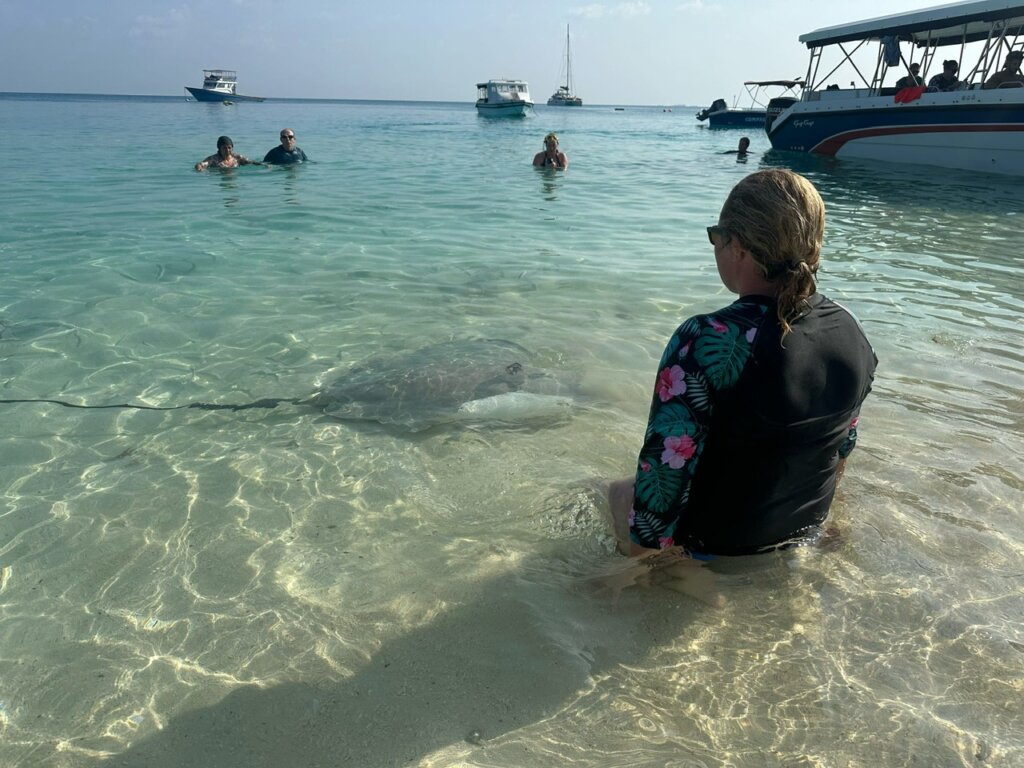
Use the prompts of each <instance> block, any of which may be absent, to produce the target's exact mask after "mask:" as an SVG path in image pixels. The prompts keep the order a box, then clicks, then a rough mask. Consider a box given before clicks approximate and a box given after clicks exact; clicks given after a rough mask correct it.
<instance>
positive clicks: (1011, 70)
mask: <svg viewBox="0 0 1024 768" xmlns="http://www.w3.org/2000/svg"><path fill="white" fill-rule="evenodd" d="M1022 61H1024V51H1010V52H1009V53H1008V54H1006V62H1005V63H1004V64H1003V68H1002V69H1001V70H999V71H998V72H996V73H995V74H994V75H992V77H990V78H989V79H988V80H986V81H985V85H984V86H983V87H984V88H985V89H986V90H990V89H992V88H999V87H1000V86H1002V85H1004V84H1006V83H1015V84H1019V85H1022V86H1024V75H1022V74H1021V73H1020V65H1021V62H1022ZM1015 87H1016V86H1015Z"/></svg>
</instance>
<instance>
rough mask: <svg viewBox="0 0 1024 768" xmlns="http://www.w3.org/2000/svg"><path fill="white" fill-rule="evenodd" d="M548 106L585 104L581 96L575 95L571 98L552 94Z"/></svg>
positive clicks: (578, 105) (579, 105)
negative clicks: (560, 97) (558, 97)
mask: <svg viewBox="0 0 1024 768" xmlns="http://www.w3.org/2000/svg"><path fill="white" fill-rule="evenodd" d="M548 106H549V107H582V106H583V99H581V98H579V97H578V96H577V97H573V98H569V99H556V98H555V97H554V96H552V97H551V98H550V99H548Z"/></svg>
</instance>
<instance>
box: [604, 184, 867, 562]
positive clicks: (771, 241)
mask: <svg viewBox="0 0 1024 768" xmlns="http://www.w3.org/2000/svg"><path fill="white" fill-rule="evenodd" d="M707 229H708V239H709V240H710V241H711V243H712V245H713V246H714V251H715V262H716V265H717V267H718V274H719V277H720V278H721V280H722V283H723V284H724V285H725V287H726V288H728V289H729V290H730V291H732V292H733V293H736V294H738V295H739V298H738V299H737V300H736V301H734V302H733V303H732V304H730V305H729V306H726V307H723V308H721V309H718V310H716V311H714V312H711V313H709V314H700V315H695V316H693V317H691V318H690V319H688V320H686V321H685V322H684V323H683V324H682V325H680V326H679V328H678V329H676V331H675V333H674V334H673V335H672V337H671V338H670V339H669V342H668V345H667V346H666V348H665V351H664V353H663V354H662V357H661V362H660V363H659V365H658V374H657V376H656V377H655V382H654V394H653V397H652V400H651V408H650V415H649V417H648V422H647V429H646V432H645V436H644V441H643V447H642V448H641V449H640V453H639V457H638V459H637V469H636V474H635V476H634V478H632V479H626V480H620V481H617V482H614V483H612V484H611V486H610V488H609V503H610V506H611V512H612V520H613V524H614V527H615V533H616V535H617V537H618V538H619V541H620V547H622V548H623V549H624V550H626V551H628V552H629V553H630V554H633V555H643V556H649V555H652V554H654V553H656V552H657V551H658V550H659V549H660V550H665V549H667V548H672V549H673V552H674V553H677V554H680V555H681V556H683V557H686V556H689V557H694V558H697V559H709V558H710V557H711V556H716V555H747V554H754V553H758V552H764V551H768V550H771V549H778V548H782V547H785V546H790V545H792V544H795V543H801V542H803V543H806V542H807V541H809V540H811V539H812V538H813V536H814V534H815V533H820V528H819V526H821V524H822V523H823V522H824V521H825V519H826V516H827V515H828V511H829V506H830V504H831V503H832V497H833V494H834V493H835V490H836V485H837V483H838V482H839V478H840V476H841V475H842V472H843V468H844V466H845V463H846V460H847V457H848V456H849V455H850V452H851V451H852V450H853V447H854V444H855V442H856V439H857V422H858V419H859V414H860V407H861V403H862V402H863V401H864V398H865V397H866V396H867V394H868V392H870V390H871V383H872V380H873V378H874V372H875V366H876V365H877V362H878V361H877V358H876V357H875V354H874V352H873V350H872V348H871V345H870V343H869V342H868V340H867V338H866V336H865V335H864V331H863V330H862V328H861V327H860V324H859V323H858V322H857V320H856V319H855V318H854V317H853V315H851V314H850V312H849V311H847V310H846V309H845V308H843V307H842V306H840V305H839V304H836V303H835V302H833V301H831V300H830V299H828V298H827V297H825V296H824V295H822V294H820V293H817V292H816V286H815V273H816V272H817V270H818V264H819V258H820V253H821V244H822V239H823V237H824V229H825V206H824V203H823V202H822V200H821V196H820V195H819V194H818V191H817V190H816V189H815V188H814V186H813V185H812V184H811V182H810V181H808V180H807V179H805V178H804V177H803V176H800V175H799V174H796V173H793V172H792V171H789V170H786V169H780V168H779V169H770V170H766V171H759V172H757V173H753V174H751V175H749V176H747V177H746V178H745V179H743V180H742V181H740V182H739V183H738V184H737V185H736V186H735V187H734V188H733V190H732V192H731V193H730V194H729V197H728V199H727V200H726V201H725V205H724V206H723V208H722V211H721V213H720V215H719V217H718V223H717V224H716V225H714V226H711V227H708V228H707ZM651 562H656V561H651Z"/></svg>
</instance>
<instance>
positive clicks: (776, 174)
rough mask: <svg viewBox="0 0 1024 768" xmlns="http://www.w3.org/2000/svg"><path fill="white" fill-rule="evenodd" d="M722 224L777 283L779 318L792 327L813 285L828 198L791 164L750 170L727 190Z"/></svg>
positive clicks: (719, 226)
mask: <svg viewBox="0 0 1024 768" xmlns="http://www.w3.org/2000/svg"><path fill="white" fill-rule="evenodd" d="M718 228H719V230H720V231H721V232H722V234H723V235H724V236H725V237H726V238H734V239H735V240H736V241H737V242H738V245H739V247H740V248H741V249H743V250H745V251H746V252H747V253H749V255H750V257H751V259H752V260H753V262H754V263H755V264H756V265H757V266H758V268H759V269H760V271H761V272H762V273H763V275H764V277H765V279H766V280H767V281H768V282H770V283H771V284H772V285H773V286H775V287H776V292H775V297H776V301H777V303H778V314H779V320H780V322H781V324H782V328H783V331H784V332H788V331H789V327H790V323H789V321H790V320H792V319H793V316H794V314H795V313H796V312H797V310H798V309H799V307H800V305H801V304H802V303H803V301H804V299H806V298H807V297H808V296H810V295H811V294H812V293H814V290H815V282H814V275H815V273H816V272H817V271H818V263H819V260H820V257H821V243H822V240H823V239H824V236H825V203H824V202H822V199H821V195H819V194H818V190H817V189H815V188H814V185H813V184H811V182H809V181H808V180H807V179H805V178H804V177H803V176H801V175H799V174H797V173H793V172H792V171H789V170H784V169H781V168H775V169H771V170H767V171H758V172H757V173H752V174H750V175H749V176H747V177H746V178H745V179H743V180H742V181H740V182H739V183H738V184H737V185H736V186H735V187H733V189H732V192H730V193H729V197H728V198H727V199H726V201H725V205H724V206H722V212H721V214H720V215H719V217H718Z"/></svg>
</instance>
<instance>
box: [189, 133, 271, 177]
mask: <svg viewBox="0 0 1024 768" xmlns="http://www.w3.org/2000/svg"><path fill="white" fill-rule="evenodd" d="M240 165H260V163H258V162H257V161H255V160H250V159H249V158H248V157H246V156H245V155H240V154H238V153H237V152H235V142H233V141H232V140H231V137H230V136H221V137H220V138H218V139H217V154H215V155H210V156H209V157H208V158H206V159H205V160H200V161H199V162H198V163H196V170H197V171H202V170H204V169H206V168H237V167H238V166H240Z"/></svg>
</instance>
